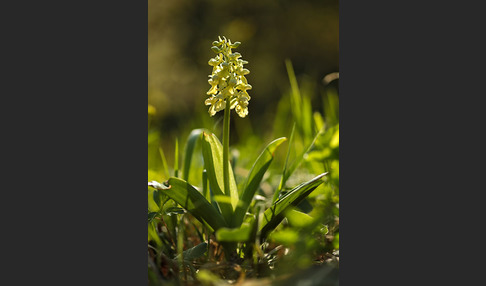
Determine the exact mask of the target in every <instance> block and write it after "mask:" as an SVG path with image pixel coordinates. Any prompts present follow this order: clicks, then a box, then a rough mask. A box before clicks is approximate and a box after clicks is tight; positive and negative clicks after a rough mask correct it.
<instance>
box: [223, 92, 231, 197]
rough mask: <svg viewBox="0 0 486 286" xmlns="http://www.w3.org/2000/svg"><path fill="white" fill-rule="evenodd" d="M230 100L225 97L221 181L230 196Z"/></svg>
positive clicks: (225, 192)
mask: <svg viewBox="0 0 486 286" xmlns="http://www.w3.org/2000/svg"><path fill="white" fill-rule="evenodd" d="M230 112H231V109H230V101H229V98H227V99H226V108H225V109H224V122H223V181H224V194H225V195H226V196H230V194H231V193H230V181H229V133H230Z"/></svg>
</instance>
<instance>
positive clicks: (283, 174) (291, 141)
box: [272, 122, 295, 204]
mask: <svg viewBox="0 0 486 286" xmlns="http://www.w3.org/2000/svg"><path fill="white" fill-rule="evenodd" d="M294 132H295V122H294V125H293V126H292V132H290V139H289V147H288V149H287V156H286V158H285V165H284V168H283V171H282V177H281V178H280V184H279V185H278V188H277V190H276V191H275V193H274V194H273V198H272V204H273V203H274V202H275V201H276V200H277V198H278V196H279V195H280V192H281V191H282V188H283V187H284V185H285V182H286V181H287V178H288V177H287V178H285V173H286V172H287V165H288V162H289V157H290V150H292V144H293V142H294Z"/></svg>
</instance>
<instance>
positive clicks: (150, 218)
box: [148, 212, 158, 223]
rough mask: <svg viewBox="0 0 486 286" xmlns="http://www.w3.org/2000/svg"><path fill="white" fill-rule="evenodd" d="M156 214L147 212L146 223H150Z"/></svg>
mask: <svg viewBox="0 0 486 286" xmlns="http://www.w3.org/2000/svg"><path fill="white" fill-rule="evenodd" d="M157 214H158V212H149V213H148V222H149V223H150V222H151V221H152V220H153V219H154V218H155V217H156V216H157Z"/></svg>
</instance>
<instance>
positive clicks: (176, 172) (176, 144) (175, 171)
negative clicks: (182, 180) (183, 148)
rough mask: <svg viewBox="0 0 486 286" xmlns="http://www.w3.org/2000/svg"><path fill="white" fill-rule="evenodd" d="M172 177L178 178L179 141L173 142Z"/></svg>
mask: <svg viewBox="0 0 486 286" xmlns="http://www.w3.org/2000/svg"><path fill="white" fill-rule="evenodd" d="M174 177H177V178H178V177H179V140H178V139H177V138H176V141H175V154H174Z"/></svg>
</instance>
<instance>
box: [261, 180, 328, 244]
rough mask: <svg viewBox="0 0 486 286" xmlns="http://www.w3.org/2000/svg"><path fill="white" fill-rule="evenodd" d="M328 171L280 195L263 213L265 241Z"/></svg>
mask: <svg viewBox="0 0 486 286" xmlns="http://www.w3.org/2000/svg"><path fill="white" fill-rule="evenodd" d="M325 175H327V173H323V174H320V175H319V176H317V177H315V178H313V179H312V180H310V181H307V182H305V183H302V184H300V185H298V186H297V187H295V188H293V189H292V190H290V191H289V192H288V193H286V194H285V195H283V196H282V197H280V198H279V199H278V200H277V201H276V202H275V203H274V204H273V205H272V207H270V208H269V209H267V210H266V211H265V212H264V213H263V219H262V224H261V226H260V233H261V234H260V239H261V241H263V240H264V239H265V238H266V236H267V235H268V233H270V232H271V231H272V230H273V229H275V227H277V226H278V224H279V223H280V222H281V221H282V220H283V218H284V217H285V216H284V215H285V213H286V212H287V211H289V210H290V209H292V208H293V207H295V206H296V205H298V204H299V203H300V202H301V201H302V200H303V199H304V198H305V197H307V196H308V195H309V194H310V193H311V192H312V191H313V190H314V189H315V188H317V187H318V186H319V185H320V184H322V182H323V177H324V176H325Z"/></svg>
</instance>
